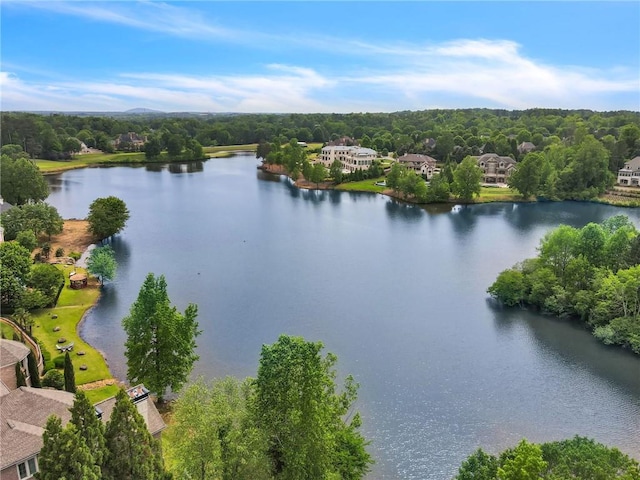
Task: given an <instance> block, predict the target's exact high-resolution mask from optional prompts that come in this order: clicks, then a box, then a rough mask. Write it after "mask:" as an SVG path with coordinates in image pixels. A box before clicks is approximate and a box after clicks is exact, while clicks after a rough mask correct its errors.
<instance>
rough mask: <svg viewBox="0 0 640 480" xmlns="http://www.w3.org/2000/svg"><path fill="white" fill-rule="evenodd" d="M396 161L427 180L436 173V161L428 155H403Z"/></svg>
mask: <svg viewBox="0 0 640 480" xmlns="http://www.w3.org/2000/svg"><path fill="white" fill-rule="evenodd" d="M397 161H398V162H399V163H400V164H402V165H404V166H405V167H407V169H408V170H413V171H414V172H416V173H417V174H418V175H422V176H423V177H425V178H426V179H427V180H430V179H431V177H433V174H434V173H436V159H435V158H432V157H430V156H429V155H421V154H417V153H405V154H404V155H402V156H401V157H398V159H397Z"/></svg>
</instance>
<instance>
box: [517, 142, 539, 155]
mask: <svg viewBox="0 0 640 480" xmlns="http://www.w3.org/2000/svg"><path fill="white" fill-rule="evenodd" d="M535 149H536V146H535V145H534V144H533V143H531V142H522V143H521V144H520V145H518V153H520V154H523V153H529V152H533V151H534V150H535Z"/></svg>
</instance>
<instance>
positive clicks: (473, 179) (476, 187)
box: [452, 157, 482, 202]
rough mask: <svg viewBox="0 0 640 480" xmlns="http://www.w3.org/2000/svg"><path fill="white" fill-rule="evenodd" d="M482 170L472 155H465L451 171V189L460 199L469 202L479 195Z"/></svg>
mask: <svg viewBox="0 0 640 480" xmlns="http://www.w3.org/2000/svg"><path fill="white" fill-rule="evenodd" d="M481 180H482V170H480V167H478V165H477V164H476V161H475V160H474V158H473V157H466V158H465V159H464V160H462V163H460V165H458V167H457V168H456V169H455V171H454V172H453V185H452V190H453V193H455V194H456V195H457V196H458V197H460V199H461V200H463V201H465V202H469V201H471V200H472V199H473V197H474V196H477V195H480V181H481Z"/></svg>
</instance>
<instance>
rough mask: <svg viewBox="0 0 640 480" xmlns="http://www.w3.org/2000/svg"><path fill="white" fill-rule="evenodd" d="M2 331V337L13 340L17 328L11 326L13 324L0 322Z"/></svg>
mask: <svg viewBox="0 0 640 480" xmlns="http://www.w3.org/2000/svg"><path fill="white" fill-rule="evenodd" d="M0 331H2V338H6V339H9V340H13V333H14V332H15V330H14V329H13V328H11V325H7V324H6V323H0Z"/></svg>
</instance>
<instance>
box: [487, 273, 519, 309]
mask: <svg viewBox="0 0 640 480" xmlns="http://www.w3.org/2000/svg"><path fill="white" fill-rule="evenodd" d="M487 293H489V294H490V295H491V296H492V297H494V298H496V299H498V300H500V301H501V302H502V303H504V304H505V305H508V306H510V307H513V306H514V305H518V304H521V303H522V302H523V301H524V300H525V298H526V285H525V279H524V275H523V274H522V272H520V271H518V270H514V269H509V270H504V271H503V272H500V274H499V275H498V278H497V279H496V281H495V282H494V283H493V285H491V286H490V287H489V288H488V289H487Z"/></svg>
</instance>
